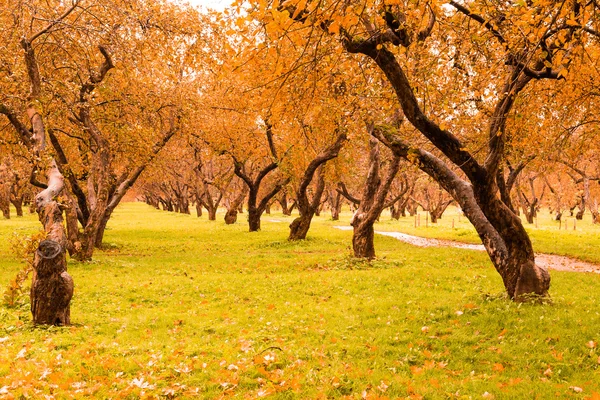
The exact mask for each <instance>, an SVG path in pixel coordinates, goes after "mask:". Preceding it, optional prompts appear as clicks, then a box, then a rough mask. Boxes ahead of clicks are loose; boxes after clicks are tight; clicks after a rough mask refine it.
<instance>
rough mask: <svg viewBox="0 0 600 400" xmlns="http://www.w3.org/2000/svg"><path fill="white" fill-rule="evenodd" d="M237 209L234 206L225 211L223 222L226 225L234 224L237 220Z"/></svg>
mask: <svg viewBox="0 0 600 400" xmlns="http://www.w3.org/2000/svg"><path fill="white" fill-rule="evenodd" d="M237 215H238V210H237V209H236V208H230V209H228V210H227V212H226V213H225V223H226V224H227V225H231V224H235V223H236V221H237Z"/></svg>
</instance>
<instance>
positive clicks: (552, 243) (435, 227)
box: [344, 207, 600, 263]
mask: <svg viewBox="0 0 600 400" xmlns="http://www.w3.org/2000/svg"><path fill="white" fill-rule="evenodd" d="M565 214H567V215H568V213H565ZM419 215H420V218H419V219H418V220H417V222H420V224H419V225H418V226H417V227H415V217H414V216H413V217H410V216H407V217H403V218H401V219H400V220H399V221H395V220H392V219H391V218H390V217H389V213H388V212H386V211H384V213H383V215H382V218H381V222H380V223H379V224H378V225H377V229H378V230H382V231H399V232H404V233H409V234H412V235H416V236H423V237H432V238H439V239H449V240H457V241H461V242H467V243H481V240H480V239H479V237H478V236H477V233H476V232H475V228H473V225H471V223H470V222H469V220H468V219H467V218H465V217H464V216H461V215H459V212H458V210H457V209H456V208H455V207H450V208H448V210H447V211H446V213H444V216H443V218H442V219H440V220H439V221H438V222H437V223H436V224H432V223H431V222H429V223H426V214H425V212H423V211H420V212H419ZM344 217H346V216H344ZM522 220H523V224H524V225H525V229H526V230H527V232H528V233H529V237H530V238H531V241H532V243H533V248H534V250H535V251H536V252H540V253H549V254H558V255H564V256H570V257H574V258H579V259H581V260H585V261H590V262H595V263H600V250H599V249H600V225H594V224H593V223H592V217H591V215H590V214H585V216H584V219H583V220H582V221H576V220H575V217H570V216H563V221H562V222H559V221H555V220H554V216H553V215H552V214H550V213H549V212H548V210H547V209H543V210H542V211H541V212H540V213H539V214H538V218H537V221H536V222H535V223H534V224H528V223H527V222H526V221H525V219H524V217H522Z"/></svg>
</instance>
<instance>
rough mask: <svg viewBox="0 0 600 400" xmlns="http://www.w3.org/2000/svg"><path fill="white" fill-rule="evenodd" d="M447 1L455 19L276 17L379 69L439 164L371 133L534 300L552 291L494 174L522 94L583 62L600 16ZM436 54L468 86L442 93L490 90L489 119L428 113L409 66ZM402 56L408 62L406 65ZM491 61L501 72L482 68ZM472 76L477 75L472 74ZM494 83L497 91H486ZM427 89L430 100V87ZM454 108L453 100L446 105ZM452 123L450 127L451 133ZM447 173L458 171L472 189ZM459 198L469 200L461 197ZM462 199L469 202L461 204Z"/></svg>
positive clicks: (330, 11)
mask: <svg viewBox="0 0 600 400" xmlns="http://www.w3.org/2000/svg"><path fill="white" fill-rule="evenodd" d="M449 5H450V6H451V7H452V8H453V9H454V10H456V13H451V12H447V11H441V10H439V9H438V4H437V3H430V4H428V5H425V6H424V5H421V4H415V5H412V4H405V5H400V6H398V5H394V6H389V7H384V9H383V10H381V9H380V8H379V7H377V6H375V4H372V3H371V2H367V3H366V4H363V5H362V6H361V7H357V8H355V7H354V4H352V6H350V5H348V4H345V5H342V4H332V5H329V6H328V7H325V6H322V7H319V6H317V7H311V8H310V9H309V8H305V6H304V5H303V3H299V2H289V3H285V5H284V6H282V7H280V8H279V10H278V12H280V13H285V14H287V17H288V18H289V19H288V21H289V22H288V25H287V26H286V27H285V29H286V31H288V30H289V25H292V24H294V23H295V24H298V25H300V26H301V27H307V28H306V29H310V28H308V27H311V28H313V29H314V27H315V26H320V27H322V28H323V29H325V30H327V31H328V32H329V33H331V34H333V35H335V36H336V37H338V38H339V41H340V43H341V45H342V46H343V48H344V49H345V51H346V52H348V53H350V54H361V55H363V56H365V57H367V58H368V59H370V60H372V62H373V63H374V64H375V65H377V67H378V68H379V70H380V71H381V72H382V73H383V75H384V76H385V78H386V80H387V82H388V83H389V85H390V86H391V88H392V89H393V90H394V92H395V94H396V98H397V100H398V102H399V103H400V105H401V108H402V111H403V113H404V115H405V117H406V120H407V121H408V122H409V123H410V125H411V126H412V127H413V128H414V129H416V131H418V132H419V133H420V134H421V135H422V137H424V138H426V139H427V141H428V142H429V143H430V144H431V145H433V146H434V147H435V149H436V151H437V152H439V154H440V155H441V156H442V157H443V159H442V158H440V157H438V156H435V155H433V154H432V153H430V152H427V151H426V150H424V149H423V148H421V147H420V146H419V145H418V144H416V143H415V144H413V143H409V142H407V141H405V140H402V138H401V137H400V136H399V135H398V132H392V131H390V130H389V129H385V128H384V127H380V128H379V129H376V130H374V133H376V136H377V137H378V138H379V139H381V140H382V142H383V143H385V144H387V145H389V146H391V147H392V148H394V151H395V153H396V154H397V155H398V156H402V157H405V158H410V159H412V160H413V161H414V162H415V163H416V162H418V163H419V166H420V168H421V169H423V170H424V171H426V172H428V173H429V174H430V175H431V176H432V177H433V178H434V179H435V180H436V181H438V182H439V183H440V184H441V185H442V186H443V187H444V189H445V190H447V191H448V192H449V193H451V194H453V197H454V198H455V200H456V201H457V202H459V203H461V204H460V205H461V207H462V209H463V210H464V211H465V214H466V215H467V216H468V217H469V219H470V220H471V221H472V222H473V224H474V225H475V226H476V228H477V229H478V233H479V235H480V237H481V238H482V241H483V243H484V245H485V246H486V249H487V250H488V254H489V255H490V258H491V260H492V261H493V263H494V265H495V267H496V269H497V270H498V272H499V273H500V275H501V276H502V277H503V280H504V284H505V287H506V290H507V293H508V295H509V296H510V297H511V298H513V299H516V300H524V299H526V298H528V296H529V295H530V294H537V295H542V296H543V295H545V294H546V293H547V291H548V288H549V282H550V279H549V275H548V273H547V271H545V270H543V269H541V268H539V267H537V266H536V265H535V255H534V252H533V248H532V245H531V241H530V240H529V237H528V236H527V233H526V231H525V229H524V228H523V226H522V224H521V222H520V220H519V218H518V217H517V216H516V215H515V214H514V212H513V211H512V210H511V209H510V207H508V206H507V205H506V204H505V203H504V202H503V201H502V199H501V198H499V196H498V194H497V193H498V183H497V180H498V178H499V174H498V171H499V169H500V165H501V161H502V159H503V158H504V155H505V148H506V142H507V139H506V136H507V135H506V132H507V119H508V116H509V115H510V113H511V111H513V110H514V106H515V102H516V100H517V99H518V96H519V94H520V93H522V92H523V91H525V90H526V89H530V88H531V90H535V89H536V88H535V87H532V86H537V87H541V86H543V85H545V84H546V83H547V82H548V81H549V80H555V81H556V80H560V79H564V77H565V76H566V75H567V73H568V70H569V68H573V67H576V64H577V66H579V65H580V64H579V62H580V60H581V59H576V58H575V57H573V53H574V52H575V51H581V49H582V48H583V47H585V46H588V45H591V46H593V45H595V44H596V42H594V40H595V38H597V37H598V36H600V35H598V31H597V30H595V29H593V28H589V27H587V26H586V25H585V22H583V21H584V20H586V18H587V16H589V15H593V14H594V13H596V6H595V4H592V3H588V4H583V5H582V4H580V3H578V2H573V3H569V4H568V5H566V4H563V6H561V7H559V8H556V9H555V8H553V7H554V5H548V6H542V5H536V6H535V7H528V6H527V5H523V6H518V7H511V8H504V7H502V6H501V5H491V4H488V3H483V2H477V1H475V2H472V3H470V4H469V7H467V6H464V5H461V4H459V3H456V2H454V1H451V2H450V3H449ZM544 7H546V8H545V9H544ZM325 9H327V11H325ZM271 11H272V10H271ZM272 12H273V13H274V11H272ZM425 19H428V21H429V22H428V23H427V25H426V26H424V27H423V25H421V27H419V22H420V21H423V20H425ZM436 21H438V23H437V24H436ZM359 22H360V24H359ZM524 22H526V23H528V24H529V25H528V26H537V27H539V29H537V30H536V31H532V30H530V31H529V35H526V36H525V35H522V32H521V31H520V29H521V28H520V26H521V24H522V23H524ZM436 25H437V26H439V27H440V29H439V32H438V31H435V30H434V29H433V28H434V26H436ZM518 27H519V28H518ZM300 29H301V28H300V27H298V30H300ZM297 35H299V33H297ZM486 35H487V36H489V38H490V40H487V39H485V40H487V41H486V46H483V47H482V46H480V45H479V43H480V42H481V38H483V37H485V36H486ZM396 48H400V49H409V48H410V49H411V51H410V52H408V51H406V50H400V51H398V52H395V50H394V49H396ZM457 49H458V50H460V54H469V57H470V59H469V58H467V57H465V56H460V57H457V55H456V53H455V54H452V50H457ZM446 52H448V53H449V54H447V55H446ZM431 54H435V57H436V58H440V57H442V58H444V59H450V60H451V59H452V58H454V62H453V63H452V62H446V63H439V64H438V65H437V67H436V69H437V71H436V72H435V74H437V76H447V75H445V74H444V72H446V73H447V74H453V75H461V77H460V82H465V85H464V86H463V87H462V88H461V89H462V90H461V91H459V90H456V89H455V91H454V92H453V93H450V92H445V93H444V95H445V96H450V95H452V96H454V98H455V99H456V100H458V99H459V98H461V97H462V98H463V99H464V98H465V97H467V96H472V95H475V96H476V97H479V98H481V94H482V93H483V92H484V88H485V87H487V88H488V89H485V90H488V93H490V95H488V96H486V100H484V101H487V102H488V103H493V104H494V105H493V106H492V108H491V113H489V114H488V115H485V114H483V113H477V111H476V110H474V108H473V107H471V106H470V105H469V102H468V101H467V102H463V104H465V111H466V112H464V113H462V114H461V113H460V112H459V111H458V110H457V109H456V108H453V107H450V108H449V112H444V111H445V110H442V109H440V108H438V109H436V111H435V113H432V112H431V111H429V112H427V111H426V110H428V109H426V108H424V106H423V101H422V99H420V98H419V97H417V93H416V92H415V87H417V86H418V83H417V82H418V79H415V78H414V76H413V77H412V78H413V79H412V81H413V82H412V84H411V76H410V75H409V74H408V73H407V71H409V70H408V69H407V65H406V64H410V65H411V66H415V67H416V66H418V63H423V60H424V59H426V58H427V57H429V56H430V55H431ZM398 57H406V59H405V61H404V60H403V61H402V62H400V61H399V59H398ZM425 64H427V63H425ZM489 65H494V66H496V67H495V68H494V69H493V70H486V68H487V67H488V66H489ZM501 65H503V66H501ZM453 68H454V70H453ZM456 70H459V72H457V71H456ZM474 71H477V72H478V75H474V74H473V73H470V72H474ZM490 72H491V74H490ZM433 73H434V72H433V71H432V72H431V74H433ZM491 77H493V80H490V78H491ZM484 81H485V82H484ZM492 81H493V84H494V86H490V83H492ZM455 82H457V81H453V80H452V79H446V80H440V81H439V84H437V87H438V92H440V93H442V92H444V90H445V89H447V88H449V87H450V83H451V84H453V85H455ZM532 82H533V83H532ZM538 82H539V84H536V83H538ZM475 84H480V86H475ZM454 87H455V88H456V85H455V86H454ZM490 90H491V91H492V92H490ZM424 92H425V93H426V94H427V95H431V94H432V92H430V91H427V90H424ZM461 92H462V93H461ZM420 93H423V92H420ZM419 96H421V95H420V94H419ZM434 96H435V95H434ZM427 102H428V103H429V99H427ZM448 103H449V99H448V98H447V99H446V101H444V102H443V103H442V104H448ZM434 104H435V103H434ZM454 104H460V102H457V103H454ZM471 104H472V103H471ZM473 115H476V118H473ZM435 120H437V121H439V122H436V121H435ZM482 123H484V124H486V125H487V135H486V139H485V141H484V140H482V139H483V137H481V136H480V138H479V140H474V141H473V142H472V143H473V144H474V146H470V143H469V142H468V141H465V138H466V137H467V135H466V134H463V132H465V133H466V132H468V130H469V127H471V130H472V131H482V130H483V129H481V128H479V129H475V130H473V129H472V127H473V125H478V124H482ZM450 125H453V126H454V129H449V127H450ZM453 131H454V132H453ZM475 139H477V138H475ZM482 142H484V143H485V142H487V148H488V151H487V154H486V155H485V158H484V159H482V158H481V157H478V155H477V154H475V153H474V152H473V150H474V149H477V148H479V149H481V147H478V146H477V144H478V143H482ZM469 147H473V149H471V150H470V149H469ZM478 151H479V150H478ZM409 154H410V156H409ZM444 160H445V161H444ZM450 167H452V168H456V169H458V170H460V171H461V173H462V174H464V176H465V177H466V179H467V180H468V183H467V181H465V180H463V178H460V177H459V176H458V175H457V174H456V173H455V172H454V171H452V169H451V168H450ZM458 192H461V195H462V196H463V199H459V198H457V197H458V196H456V195H457V194H458ZM465 197H466V198H468V200H464V198H465ZM466 203H470V204H469V205H467V204H466ZM470 206H472V207H471V209H470ZM471 211H473V212H471Z"/></svg>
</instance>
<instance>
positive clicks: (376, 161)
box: [350, 126, 400, 260]
mask: <svg viewBox="0 0 600 400" xmlns="http://www.w3.org/2000/svg"><path fill="white" fill-rule="evenodd" d="M372 129H373V127H372V126H370V127H369V131H370V132H372ZM369 145H370V147H371V151H370V152H369V172H368V174H367V179H366V182H365V187H364V190H363V194H362V198H361V199H360V204H359V206H358V210H356V213H355V214H354V216H353V217H352V221H351V222H350V224H351V225H352V226H353V227H354V232H353V235H352V249H353V250H354V256H355V257H359V258H367V259H369V260H371V259H373V258H375V244H374V242H373V239H374V235H375V233H374V228H373V224H375V221H376V220H377V218H379V215H380V214H381V211H383V208H384V207H385V199H386V197H387V194H388V191H389V189H390V186H391V184H392V181H393V180H394V177H395V176H396V173H397V172H398V168H399V167H400V157H398V156H394V158H393V159H392V161H391V164H390V166H389V168H388V172H387V176H386V178H385V180H384V181H383V182H382V180H381V177H380V164H381V161H380V155H379V145H378V142H377V141H376V140H375V138H373V137H371V138H370V140H369Z"/></svg>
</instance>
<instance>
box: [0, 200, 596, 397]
mask: <svg viewBox="0 0 600 400" xmlns="http://www.w3.org/2000/svg"><path fill="white" fill-rule="evenodd" d="M244 217H245V215H241V216H240V222H238V224H235V225H232V226H226V225H225V224H224V223H223V222H222V215H219V220H218V221H216V222H209V221H207V220H206V219H205V218H201V219H197V218H195V217H191V216H185V215H177V214H173V213H166V212H159V211H155V210H153V209H151V208H149V207H147V206H146V205H144V204H137V203H135V204H132V203H128V204H124V205H123V206H122V207H120V208H119V209H117V211H116V212H115V215H114V219H113V220H111V223H110V224H109V230H108V231H107V234H106V242H107V248H106V249H105V250H103V251H98V252H97V253H96V254H95V260H94V261H93V262H91V263H76V262H73V261H71V262H70V263H69V272H70V273H71V274H72V275H73V278H74V280H75V284H76V290H75V296H74V299H73V303H72V310H71V314H72V322H73V326H70V327H60V328H56V327H51V328H48V327H34V326H32V324H31V322H30V314H29V312H28V309H27V308H28V306H27V304H23V305H21V306H19V307H17V308H6V307H4V306H0V341H1V343H0V398H2V397H6V398H11V397H17V398H18V397H20V396H23V398H43V396H44V395H50V396H54V397H55V398H57V399H59V398H60V399H62V398H84V397H88V398H89V397H91V398H131V399H134V398H140V397H149V398H157V397H158V398H169V397H178V398H206V399H213V398H220V397H232V398H258V397H261V396H264V397H268V398H274V399H318V398H323V399H325V398H344V397H345V398H351V399H360V398H363V397H366V398H372V399H374V398H409V397H411V398H420V396H423V397H424V398H427V399H446V398H482V396H484V394H485V393H486V392H487V393H488V394H489V396H493V397H494V398H496V399H515V398H522V399H531V398H541V399H544V398H552V397H558V398H571V397H573V398H587V397H590V396H592V395H593V394H594V393H598V392H600V364H599V363H600V358H599V354H598V352H597V348H596V347H595V343H596V342H598V341H600V304H599V301H598V296H597V293H599V292H600V277H599V276H597V275H594V274H580V273H567V272H562V273H561V272H554V271H553V272H552V279H553V281H552V289H551V293H552V298H553V301H552V303H551V304H546V305H519V304H515V303H512V302H511V301H509V300H507V299H506V298H505V296H504V294H503V288H502V283H501V280H500V278H499V276H498V274H497V273H496V272H495V271H494V270H493V268H492V267H491V264H490V262H489V260H488V259H487V257H486V255H485V254H484V253H481V252H474V251H467V250H459V249H449V248H440V249H432V248H429V249H420V248H415V247H412V246H409V245H407V244H404V243H401V242H399V241H397V240H395V239H392V238H387V237H381V236H377V237H376V249H377V254H378V256H379V258H378V259H377V260H376V261H374V262H372V263H365V262H360V261H357V260H354V259H352V258H351V257H350V239H351V232H347V231H340V230H337V229H333V228H332V227H331V225H337V224H340V225H345V224H347V219H346V220H345V221H342V222H332V221H328V220H327V218H328V216H323V217H321V218H317V219H316V220H315V221H314V223H313V227H312V228H311V231H310V232H309V236H310V238H309V240H307V241H304V242H300V243H288V242H287V241H286V237H287V233H288V228H287V225H288V224H289V222H290V221H291V218H290V217H283V216H281V215H280V214H273V215H272V216H268V215H266V216H264V217H263V222H262V228H263V229H262V231H261V232H258V233H248V232H246V230H247V225H246V224H245V221H244ZM347 217H348V215H345V218H347ZM383 219H384V220H385V219H387V218H383ZM270 220H279V221H281V222H270ZM407 220H408V219H407ZM422 222H423V221H422ZM444 222H446V221H444ZM38 224H39V223H38V222H36V221H35V218H34V217H32V216H27V217H25V218H23V219H16V218H15V219H14V220H11V221H0V282H1V283H2V284H3V285H5V284H6V283H8V281H9V280H10V279H11V278H12V277H13V276H14V275H15V273H16V272H17V270H18V269H19V268H20V265H19V264H18V261H17V260H16V259H15V258H14V256H13V255H12V254H11V252H10V249H9V246H8V244H7V237H9V236H10V235H12V232H13V231H15V230H19V231H20V232H21V233H25V232H33V231H35V230H37V229H38V228H39V225H38ZM402 224H404V225H406V226H408V224H407V222H406V221H401V222H400V223H397V222H393V223H391V222H385V221H384V222H382V223H381V224H380V225H379V226H378V228H377V229H384V228H385V229H388V228H389V229H390V230H392V228H394V227H395V226H396V225H402ZM440 225H441V224H440ZM433 229H434V228H430V230H429V231H428V232H431V231H433ZM438 229H439V228H438ZM465 229H466V228H465ZM421 231H425V228H419V229H418V232H421ZM588 239H589V238H588V237H585V240H588ZM574 388H581V389H582V390H583V391H582V392H581V393H579V392H578V391H576V390H579V389H574ZM485 396H488V395H485ZM484 398H486V397H484Z"/></svg>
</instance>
